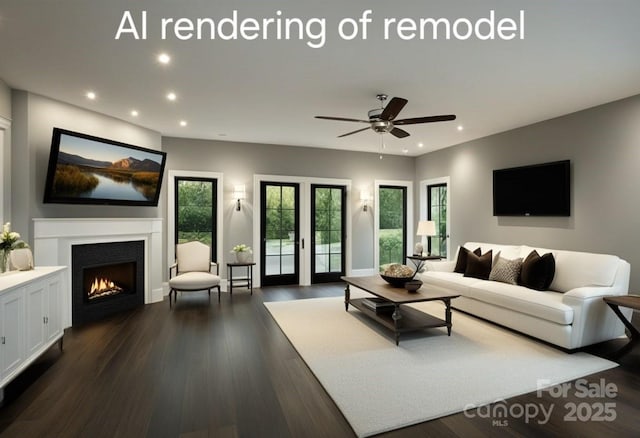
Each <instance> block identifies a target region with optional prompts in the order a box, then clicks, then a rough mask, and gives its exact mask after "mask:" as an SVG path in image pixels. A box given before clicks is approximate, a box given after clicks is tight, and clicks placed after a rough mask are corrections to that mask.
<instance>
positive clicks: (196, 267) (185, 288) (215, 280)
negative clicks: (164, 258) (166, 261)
mask: <svg viewBox="0 0 640 438" xmlns="http://www.w3.org/2000/svg"><path fill="white" fill-rule="evenodd" d="M214 268H215V273H213V272H212V270H213V269H214ZM213 288H216V289H218V302H220V276H219V268H218V264H217V263H214V262H212V261H211V248H210V247H209V246H208V245H205V244H204V243H201V242H195V241H194V242H187V243H180V244H178V245H176V262H175V263H174V264H173V265H171V266H170V267H169V307H171V304H172V298H171V295H172V294H173V296H174V298H173V299H174V300H176V301H177V299H178V292H194V291H204V290H206V291H208V292H209V300H211V289H213Z"/></svg>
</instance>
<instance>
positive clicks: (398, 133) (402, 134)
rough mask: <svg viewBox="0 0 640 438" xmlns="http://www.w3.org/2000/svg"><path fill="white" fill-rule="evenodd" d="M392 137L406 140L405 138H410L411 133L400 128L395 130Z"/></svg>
mask: <svg viewBox="0 0 640 438" xmlns="http://www.w3.org/2000/svg"><path fill="white" fill-rule="evenodd" d="M390 134H391V135H393V136H395V137H397V138H405V137H409V133H408V132H407V131H405V130H404V129H400V128H393V129H392V130H391V132H390Z"/></svg>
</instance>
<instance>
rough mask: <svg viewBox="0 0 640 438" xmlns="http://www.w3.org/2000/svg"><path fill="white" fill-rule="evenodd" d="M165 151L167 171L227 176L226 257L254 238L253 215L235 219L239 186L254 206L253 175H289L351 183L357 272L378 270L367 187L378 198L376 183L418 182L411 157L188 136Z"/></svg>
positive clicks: (168, 141)
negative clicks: (363, 198)
mask: <svg viewBox="0 0 640 438" xmlns="http://www.w3.org/2000/svg"><path fill="white" fill-rule="evenodd" d="M162 149H163V150H164V151H165V152H167V156H168V161H167V168H168V169H173V170H191V171H196V170H197V171H208V172H220V173H223V174H224V183H225V187H224V198H225V199H224V204H223V205H224V208H225V211H224V222H225V223H224V236H223V239H224V242H223V245H224V250H225V252H226V253H228V251H230V250H231V247H232V246H233V245H234V244H236V243H239V242H245V243H247V242H251V241H252V239H253V228H252V221H253V212H252V211H250V210H249V209H245V210H243V212H244V211H248V213H247V214H243V215H242V216H238V215H235V216H232V214H233V211H232V210H233V208H232V206H231V203H232V197H231V194H232V191H233V186H234V185H236V184H245V185H246V189H247V200H246V201H245V205H248V204H250V203H252V202H253V193H251V191H252V188H253V175H254V174H267V175H284V176H301V177H318V178H341V179H350V180H351V182H352V190H353V194H352V196H351V198H350V202H351V207H352V217H351V221H352V234H353V236H352V237H353V240H352V243H353V248H352V250H353V253H352V254H353V257H352V268H353V269H372V268H373V224H374V222H373V211H375V209H369V211H367V212H363V211H362V208H361V204H360V190H361V188H363V187H367V188H368V189H369V191H370V192H371V194H372V196H373V185H374V180H376V179H379V180H380V179H385V180H408V181H412V180H413V176H414V172H415V168H414V159H413V158H409V157H398V156H385V157H384V159H383V160H380V159H379V157H378V154H374V153H363V152H348V151H337V150H331V149H317V148H300V147H294V146H277V145H266V144H246V143H231V142H221V141H213V140H212V141H209V140H191V139H183V138H163V141H162Z"/></svg>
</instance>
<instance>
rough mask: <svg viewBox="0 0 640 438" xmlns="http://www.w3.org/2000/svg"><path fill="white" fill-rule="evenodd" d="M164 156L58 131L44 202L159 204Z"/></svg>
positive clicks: (157, 152)
mask: <svg viewBox="0 0 640 438" xmlns="http://www.w3.org/2000/svg"><path fill="white" fill-rule="evenodd" d="M164 158H165V154H164V152H159V151H154V150H151V149H144V148H139V147H136V146H131V145H126V144H123V143H118V142H114V141H111V140H106V139H100V138H97V137H92V136H88V135H84V134H79V133H75V132H71V131H65V130H61V129H58V128H56V129H54V135H53V141H52V149H51V156H50V162H49V174H48V175H47V186H46V188H45V202H72V203H83V202H86V203H100V204H109V203H113V204H125V205H135V204H142V205H157V201H158V196H159V191H160V184H161V182H162V172H163V168H164Z"/></svg>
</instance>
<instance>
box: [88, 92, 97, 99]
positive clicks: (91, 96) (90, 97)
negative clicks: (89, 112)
mask: <svg viewBox="0 0 640 438" xmlns="http://www.w3.org/2000/svg"><path fill="white" fill-rule="evenodd" d="M86 96H87V99H91V100H94V99H95V98H96V93H94V92H93V91H89V92H87V95H86Z"/></svg>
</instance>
